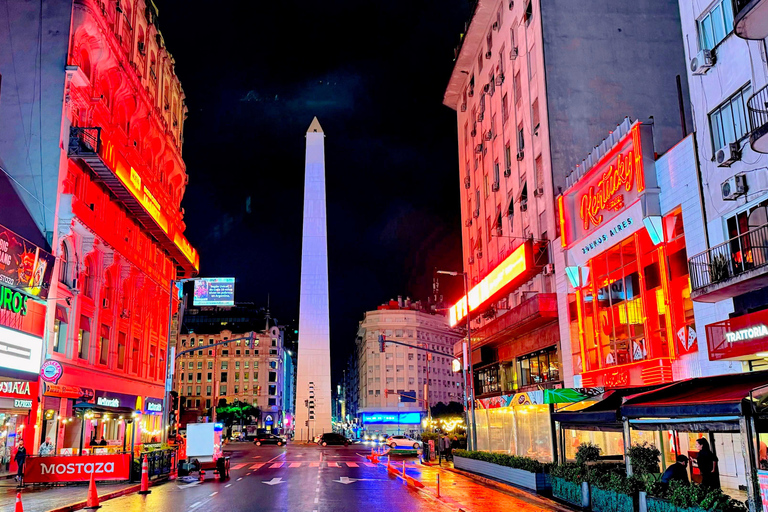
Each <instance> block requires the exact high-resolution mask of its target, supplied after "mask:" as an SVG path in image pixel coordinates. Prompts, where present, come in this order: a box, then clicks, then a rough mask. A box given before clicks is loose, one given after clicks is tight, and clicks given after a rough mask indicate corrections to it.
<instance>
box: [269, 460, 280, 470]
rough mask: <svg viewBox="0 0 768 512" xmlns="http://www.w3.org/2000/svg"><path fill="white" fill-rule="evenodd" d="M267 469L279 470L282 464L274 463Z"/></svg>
mask: <svg viewBox="0 0 768 512" xmlns="http://www.w3.org/2000/svg"><path fill="white" fill-rule="evenodd" d="M269 467H270V468H272V469H275V468H281V467H283V463H282V462H275V463H274V464H272V465H271V466H269Z"/></svg>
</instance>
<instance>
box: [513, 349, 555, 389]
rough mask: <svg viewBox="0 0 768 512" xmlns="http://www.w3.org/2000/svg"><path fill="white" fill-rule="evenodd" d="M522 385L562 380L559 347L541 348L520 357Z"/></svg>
mask: <svg viewBox="0 0 768 512" xmlns="http://www.w3.org/2000/svg"><path fill="white" fill-rule="evenodd" d="M518 364H519V366H520V385H521V386H531V385H534V384H540V383H544V382H554V381H558V380H560V365H559V362H558V360H557V348H556V347H552V348H549V349H546V350H541V351H539V352H535V353H533V354H529V355H527V356H523V357H521V358H519V359H518Z"/></svg>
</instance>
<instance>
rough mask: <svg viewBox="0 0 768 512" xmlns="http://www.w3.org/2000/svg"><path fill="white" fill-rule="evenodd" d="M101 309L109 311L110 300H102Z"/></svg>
mask: <svg viewBox="0 0 768 512" xmlns="http://www.w3.org/2000/svg"><path fill="white" fill-rule="evenodd" d="M101 308H102V309H109V299H106V298H104V299H101Z"/></svg>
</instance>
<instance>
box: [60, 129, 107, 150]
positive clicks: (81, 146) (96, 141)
mask: <svg viewBox="0 0 768 512" xmlns="http://www.w3.org/2000/svg"><path fill="white" fill-rule="evenodd" d="M100 150H101V128H99V127H90V128H87V127H83V126H72V127H70V128H69V146H68V147H67V154H68V155H92V154H94V153H96V154H98V153H99V151H100Z"/></svg>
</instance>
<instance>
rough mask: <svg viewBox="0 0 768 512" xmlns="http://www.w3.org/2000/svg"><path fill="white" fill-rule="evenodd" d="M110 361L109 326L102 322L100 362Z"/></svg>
mask: <svg viewBox="0 0 768 512" xmlns="http://www.w3.org/2000/svg"><path fill="white" fill-rule="evenodd" d="M108 363H109V327H107V326H106V325H104V324H102V326H101V329H100V331H99V364H104V365H106V364H108Z"/></svg>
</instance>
